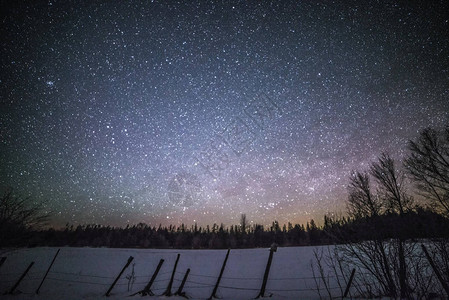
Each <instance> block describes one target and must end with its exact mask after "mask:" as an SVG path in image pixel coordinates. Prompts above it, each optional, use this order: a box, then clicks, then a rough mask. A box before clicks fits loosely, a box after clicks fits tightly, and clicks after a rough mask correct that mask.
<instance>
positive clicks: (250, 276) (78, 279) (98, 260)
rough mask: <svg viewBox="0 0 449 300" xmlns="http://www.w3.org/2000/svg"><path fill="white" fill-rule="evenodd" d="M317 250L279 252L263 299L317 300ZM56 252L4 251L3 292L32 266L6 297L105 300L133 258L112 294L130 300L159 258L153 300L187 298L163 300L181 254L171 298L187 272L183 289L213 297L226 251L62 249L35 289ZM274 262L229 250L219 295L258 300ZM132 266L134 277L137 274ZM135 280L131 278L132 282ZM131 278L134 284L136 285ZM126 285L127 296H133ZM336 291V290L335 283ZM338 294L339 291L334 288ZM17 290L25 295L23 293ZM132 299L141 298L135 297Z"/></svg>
mask: <svg viewBox="0 0 449 300" xmlns="http://www.w3.org/2000/svg"><path fill="white" fill-rule="evenodd" d="M317 248H319V247H291V248H278V250H277V252H275V253H274V256H273V261H272V266H271V270H270V274H269V277H268V283H267V286H266V292H265V296H269V295H270V294H272V297H271V298H270V299H317V298H319V297H318V294H317V292H316V285H315V281H314V279H313V274H312V269H311V266H310V264H311V261H312V260H313V251H314V249H317ZM57 250H58V249H57V248H32V249H17V250H13V251H11V250H10V251H5V250H3V251H2V253H3V254H1V256H6V257H7V259H6V261H5V263H4V264H3V266H1V267H0V293H1V294H3V293H4V292H7V291H9V290H10V289H11V288H12V286H13V285H14V284H15V283H16V282H17V280H18V279H19V278H20V276H21V275H22V273H23V272H24V271H25V270H26V268H27V267H28V266H29V264H30V263H31V262H33V261H34V262H35V263H34V265H33V266H32V268H31V269H30V271H29V273H28V274H27V275H26V276H25V278H24V279H23V281H22V282H21V283H20V285H19V286H18V287H17V289H16V292H15V293H14V294H13V295H3V296H1V298H2V299H100V298H103V299H106V297H105V296H104V295H105V293H106V291H107V290H108V288H109V287H110V285H111V283H112V282H113V281H114V279H115V278H116V276H117V275H118V274H119V272H120V271H121V269H122V268H123V266H124V265H125V264H126V262H127V260H128V258H129V257H130V256H133V257H134V260H133V261H132V263H131V264H130V265H129V267H128V268H127V269H126V270H125V271H124V273H123V275H122V276H121V278H120V280H119V281H118V282H117V285H116V286H115V287H114V289H113V290H112V292H111V295H110V297H109V298H110V299H125V298H126V299H129V297H128V296H129V295H131V294H133V293H136V292H138V291H140V290H142V289H143V288H144V287H145V285H146V284H147V283H148V282H149V280H150V278H151V276H152V274H153V272H154V271H155V270H156V267H157V265H158V263H159V260H160V259H164V260H165V261H164V263H163V265H162V268H161V270H160V272H159V274H158V276H157V278H156V281H155V282H154V284H153V286H152V288H151V290H152V291H153V292H154V294H155V295H157V296H154V297H151V298H152V299H185V298H183V297H180V296H172V297H166V296H160V295H161V294H163V293H164V291H165V290H166V289H167V285H168V283H169V280H170V277H171V273H172V271H173V267H174V264H175V261H176V257H177V254H178V253H179V254H180V255H181V256H180V259H179V263H178V265H177V270H176V274H175V277H174V282H173V286H172V289H171V292H172V293H173V294H174V293H175V292H176V291H177V290H178V287H179V286H180V284H181V281H182V279H183V277H184V274H185V273H186V271H187V269H188V268H190V274H189V276H188V278H187V282H186V284H185V286H184V289H183V291H184V292H185V293H186V295H187V296H188V297H189V298H190V299H207V298H209V297H210V295H211V293H212V291H213V288H214V285H215V283H216V281H217V277H218V275H219V273H220V269H221V266H222V264H223V261H224V258H225V256H226V250H176V249H170V250H160V249H108V248H68V247H67V248H61V251H60V253H59V255H58V257H57V258H56V261H55V263H54V265H53V267H52V268H51V270H50V272H49V274H48V276H47V279H46V280H45V282H44V284H43V286H42V287H41V289H40V293H39V295H36V294H35V291H36V290H37V288H38V287H39V284H40V283H41V281H42V278H43V276H44V274H45V272H46V271H47V268H48V267H49V265H50V263H51V261H52V259H53V257H54V255H55V253H56V251H57ZM268 256H269V249H266V248H265V249H241V250H231V252H230V255H229V259H228V262H227V265H226V269H225V270H224V273H223V277H222V280H221V283H220V287H219V288H218V292H217V296H219V297H221V298H222V299H224V300H226V299H228V300H238V299H253V298H255V297H256V296H257V295H258V294H259V291H260V288H261V285H262V279H263V275H264V271H265V267H266V264H267V260H268ZM133 267H134V276H132V271H133ZM127 277H128V278H130V279H127ZM132 278H134V283H133V284H130V282H132ZM128 285H129V291H128ZM331 287H336V284H335V283H332V282H331ZM333 291H334V292H335V295H333V296H341V291H340V289H337V288H336V289H335V290H333ZM19 292H20V293H19ZM131 298H132V299H133V298H141V296H140V295H136V296H134V297H131Z"/></svg>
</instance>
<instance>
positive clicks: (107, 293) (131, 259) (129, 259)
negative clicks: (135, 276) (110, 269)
mask: <svg viewBox="0 0 449 300" xmlns="http://www.w3.org/2000/svg"><path fill="white" fill-rule="evenodd" d="M133 259H134V257H132V256H130V257H129V258H128V261H127V262H126V265H125V266H124V267H123V269H122V270H121V271H120V273H119V274H118V276H117V278H115V280H114V282H113V283H112V285H111V287H110V288H109V290H108V291H107V292H106V294H105V296H106V297H109V293H110V292H111V291H112V289H113V288H114V286H115V284H116V283H117V281H118V280H119V279H120V276H122V274H123V272H125V269H126V268H128V266H129V264H130V263H131V262H132V261H133Z"/></svg>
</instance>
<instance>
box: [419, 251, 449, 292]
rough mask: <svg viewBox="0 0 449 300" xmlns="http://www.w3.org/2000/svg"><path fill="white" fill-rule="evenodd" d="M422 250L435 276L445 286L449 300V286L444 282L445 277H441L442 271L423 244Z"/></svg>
mask: <svg viewBox="0 0 449 300" xmlns="http://www.w3.org/2000/svg"><path fill="white" fill-rule="evenodd" d="M421 248H422V250H423V251H424V254H425V255H426V258H427V260H428V261H429V263H430V266H431V267H432V269H433V272H435V275H436V276H437V278H438V280H439V281H440V283H441V285H442V286H443V289H444V290H445V291H446V294H447V296H448V298H449V286H448V284H447V283H446V281H444V279H443V276H441V273H440V271H439V270H438V268H437V266H436V265H435V263H434V261H433V259H432V257H431V256H430V254H429V252H427V249H426V247H425V246H424V244H421Z"/></svg>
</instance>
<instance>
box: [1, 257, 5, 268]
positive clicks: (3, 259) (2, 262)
mask: <svg viewBox="0 0 449 300" xmlns="http://www.w3.org/2000/svg"><path fill="white" fill-rule="evenodd" d="M5 260H6V257H2V258H0V267H1V266H2V265H3V264H4V263H5Z"/></svg>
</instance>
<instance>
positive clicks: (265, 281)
mask: <svg viewBox="0 0 449 300" xmlns="http://www.w3.org/2000/svg"><path fill="white" fill-rule="evenodd" d="M276 250H277V245H276V244H274V243H273V244H272V245H271V248H270V255H269V256H268V262H267V267H266V268H265V274H264V275H263V282H262V286H261V287H260V292H259V295H257V297H256V299H257V298H260V297H265V287H266V286H267V281H268V274H269V273H270V267H271V261H272V260H273V252H276Z"/></svg>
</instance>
